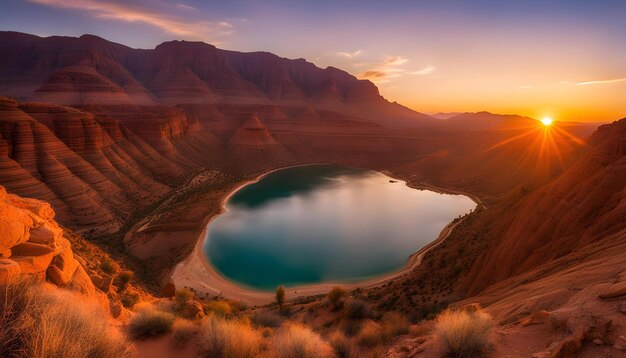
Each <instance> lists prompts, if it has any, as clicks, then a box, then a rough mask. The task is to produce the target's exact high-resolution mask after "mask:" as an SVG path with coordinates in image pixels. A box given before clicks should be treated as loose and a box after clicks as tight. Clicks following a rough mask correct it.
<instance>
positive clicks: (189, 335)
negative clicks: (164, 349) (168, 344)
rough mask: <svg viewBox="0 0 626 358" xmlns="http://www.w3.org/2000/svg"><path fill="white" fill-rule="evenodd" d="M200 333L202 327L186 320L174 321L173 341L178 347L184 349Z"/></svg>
mask: <svg viewBox="0 0 626 358" xmlns="http://www.w3.org/2000/svg"><path fill="white" fill-rule="evenodd" d="M199 333H200V327H199V326H198V325H196V324H194V323H193V322H191V321H188V320H186V319H179V320H176V321H174V324H173V325H172V340H173V342H174V345H175V346H176V347H184V346H185V345H187V343H189V341H191V340H192V339H193V338H194V337H196V336H197V335H198V334H199Z"/></svg>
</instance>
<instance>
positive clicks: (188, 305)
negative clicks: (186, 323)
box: [183, 301, 204, 319]
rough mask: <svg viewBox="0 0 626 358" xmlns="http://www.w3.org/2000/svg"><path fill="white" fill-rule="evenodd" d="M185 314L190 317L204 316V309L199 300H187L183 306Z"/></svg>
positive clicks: (198, 317)
mask: <svg viewBox="0 0 626 358" xmlns="http://www.w3.org/2000/svg"><path fill="white" fill-rule="evenodd" d="M183 314H184V316H185V317H187V318H189V319H200V318H203V317H204V310H203V309H202V305H201V304H200V302H198V301H187V302H185V305H184V306H183Z"/></svg>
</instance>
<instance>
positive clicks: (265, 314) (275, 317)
mask: <svg viewBox="0 0 626 358" xmlns="http://www.w3.org/2000/svg"><path fill="white" fill-rule="evenodd" d="M284 321H285V318H284V317H283V316H281V315H279V314H277V313H276V312H272V311H262V312H257V313H255V314H254V315H253V316H252V323H254V325H256V326H259V327H270V328H278V327H280V326H281V325H282V324H283V322H284Z"/></svg>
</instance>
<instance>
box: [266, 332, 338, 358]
mask: <svg viewBox="0 0 626 358" xmlns="http://www.w3.org/2000/svg"><path fill="white" fill-rule="evenodd" d="M272 348H273V352H272V353H273V354H272V356H274V357H277V358H293V357H298V358H318V357H326V356H330V355H331V354H332V348H331V347H330V345H329V344H328V343H326V342H325V341H324V340H323V339H322V338H321V337H320V336H319V335H318V334H317V333H315V332H313V331H311V330H310V329H309V328H307V327H305V326H302V325H299V324H288V325H285V326H283V328H282V329H281V331H280V332H279V333H278V334H277V335H276V336H275V337H274V340H273V347H272Z"/></svg>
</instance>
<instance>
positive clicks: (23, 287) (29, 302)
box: [0, 280, 129, 358]
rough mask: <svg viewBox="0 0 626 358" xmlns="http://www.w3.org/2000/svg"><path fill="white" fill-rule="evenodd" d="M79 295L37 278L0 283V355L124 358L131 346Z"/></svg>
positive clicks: (102, 313) (103, 314)
mask: <svg viewBox="0 0 626 358" xmlns="http://www.w3.org/2000/svg"><path fill="white" fill-rule="evenodd" d="M105 316H106V312H104V310H103V309H102V307H100V306H99V305H98V304H97V303H93V302H90V301H87V299H86V298H85V297H83V296H80V295H78V294H74V293H72V292H68V291H65V290H61V289H57V288H52V287H48V286H45V285H43V284H41V283H38V282H35V281H33V280H24V281H19V282H13V283H7V284H2V285H0V357H68V358H79V357H95V358H108V357H111V358H113V357H124V356H128V354H129V352H128V345H127V343H126V342H125V341H124V340H123V338H122V337H121V336H120V335H119V332H117V331H116V330H115V329H113V328H112V327H110V326H109V324H108V322H107V320H105V319H102V317H105Z"/></svg>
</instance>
